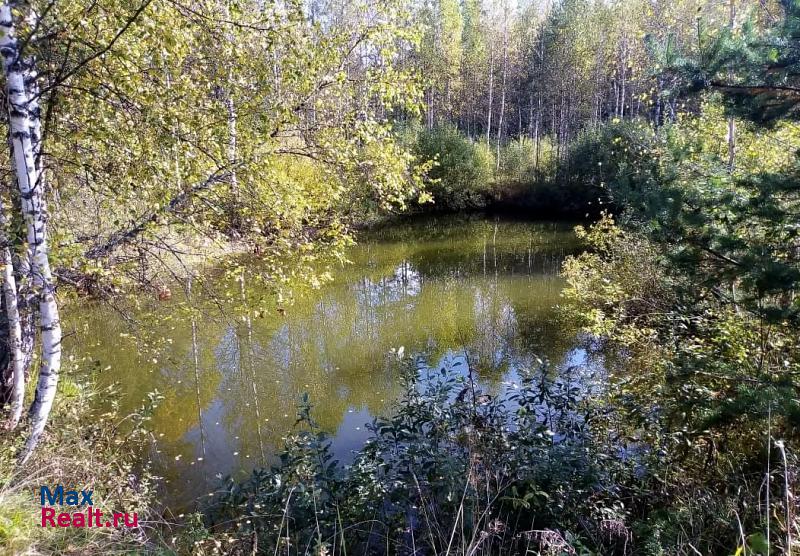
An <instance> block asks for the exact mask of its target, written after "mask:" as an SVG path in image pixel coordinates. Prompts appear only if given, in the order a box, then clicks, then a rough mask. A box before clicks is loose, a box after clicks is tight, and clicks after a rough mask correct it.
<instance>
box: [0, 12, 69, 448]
mask: <svg viewBox="0 0 800 556" xmlns="http://www.w3.org/2000/svg"><path fill="white" fill-rule="evenodd" d="M15 35H16V27H15V24H14V19H13V15H12V11H11V4H10V2H9V0H6V1H5V2H3V4H2V6H0V54H2V57H3V70H4V73H5V77H6V97H7V109H8V121H9V131H10V135H11V137H10V143H11V151H12V160H13V164H14V174H15V178H16V182H17V187H18V188H19V193H20V198H21V204H22V213H23V218H24V222H25V229H26V233H27V244H28V245H27V258H28V260H29V262H30V271H31V279H32V282H33V285H34V287H35V290H36V293H37V295H38V299H39V315H40V317H39V326H40V330H41V336H42V362H41V366H40V369H39V381H38V383H37V386H36V396H35V398H34V401H33V405H32V406H31V420H32V425H31V434H30V437H29V438H28V442H27V443H26V445H25V448H24V450H23V452H22V458H21V459H22V461H23V462H24V461H25V460H27V458H28V457H29V456H30V454H31V452H32V451H33V450H34V448H36V445H37V444H38V442H39V439H40V438H41V435H42V432H43V431H44V427H45V425H46V423H47V418H48V417H49V415H50V410H51V408H52V406H53V400H54V399H55V395H56V387H57V385H58V374H59V371H60V369H61V323H60V320H59V315H58V305H57V303H56V298H55V284H54V282H53V275H52V272H51V270H50V260H49V256H48V244H47V224H46V213H47V211H46V207H45V202H44V196H43V191H42V188H43V185H42V183H41V180H40V171H39V169H38V168H37V164H36V153H37V152H38V149H39V145H38V144H35V143H34V137H33V133H32V131H34V133H35V130H37V129H40V123H39V122H37V120H39V119H40V114H39V111H38V106H37V105H38V103H37V102H36V101H35V99H32V95H31V93H30V91H29V89H28V88H27V86H26V83H25V76H26V73H28V72H30V73H31V74H32V68H26V60H24V59H23V58H22V56H21V52H20V51H19V43H18V42H17V39H16V36H15ZM28 63H30V61H28ZM35 139H36V142H38V140H39V138H35Z"/></svg>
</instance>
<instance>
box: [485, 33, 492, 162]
mask: <svg viewBox="0 0 800 556" xmlns="http://www.w3.org/2000/svg"><path fill="white" fill-rule="evenodd" d="M489 40H490V43H489V113H488V115H487V116H486V146H487V147H489V148H491V146H490V145H491V139H492V108H493V107H492V104H494V43H492V42H491V38H490V39H489ZM490 152H491V151H490Z"/></svg>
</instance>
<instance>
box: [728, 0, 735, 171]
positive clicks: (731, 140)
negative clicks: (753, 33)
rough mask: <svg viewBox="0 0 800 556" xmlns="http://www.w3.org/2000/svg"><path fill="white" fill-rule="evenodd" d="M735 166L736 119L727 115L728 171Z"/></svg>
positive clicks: (732, 6)
mask: <svg viewBox="0 0 800 556" xmlns="http://www.w3.org/2000/svg"><path fill="white" fill-rule="evenodd" d="M729 23H730V28H731V33H733V28H734V25H735V23H736V4H735V3H734V0H730V22H729ZM728 81H729V82H733V72H731V71H730V70H729V71H728ZM735 167H736V120H734V119H733V116H728V172H729V173H733V170H734V168H735Z"/></svg>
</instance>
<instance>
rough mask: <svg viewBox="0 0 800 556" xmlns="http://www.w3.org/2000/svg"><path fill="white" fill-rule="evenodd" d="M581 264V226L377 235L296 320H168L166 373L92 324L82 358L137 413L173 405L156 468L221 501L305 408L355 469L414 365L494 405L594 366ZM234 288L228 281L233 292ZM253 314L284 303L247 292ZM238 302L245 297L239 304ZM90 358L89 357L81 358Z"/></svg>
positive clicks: (401, 230) (117, 334)
mask: <svg viewBox="0 0 800 556" xmlns="http://www.w3.org/2000/svg"><path fill="white" fill-rule="evenodd" d="M576 248H577V244H576V242H575V239H574V236H573V235H572V233H571V231H570V226H567V225H556V224H542V223H537V224H531V223H520V222H508V221H500V222H496V221H489V220H481V219H470V220H463V219H453V218H439V219H428V220H424V221H419V222H414V223H410V224H409V223H406V224H403V225H401V226H395V227H387V228H384V229H382V230H377V231H374V232H371V233H369V234H366V235H365V236H364V237H362V238H361V240H360V244H359V246H357V247H355V248H353V249H352V250H351V252H350V253H349V258H350V260H351V261H352V263H353V264H352V265H348V266H344V267H341V268H338V269H337V270H336V272H335V273H334V274H335V281H334V282H333V283H331V284H328V285H326V286H324V287H323V288H321V289H320V290H318V291H312V292H305V293H303V294H301V295H298V297H297V299H296V301H295V303H294V304H293V305H292V306H290V307H288V308H287V309H286V312H285V314H283V315H279V314H277V313H275V314H274V315H273V316H264V313H263V312H261V313H256V312H253V311H247V312H246V313H245V314H244V315H240V316H237V317H231V314H224V313H223V312H220V311H219V310H216V309H215V307H216V306H215V305H213V304H210V303H209V304H208V306H207V307H206V306H205V305H203V301H204V300H203V299H202V296H200V295H199V293H196V298H197V304H198V305H199V306H201V307H202V310H200V311H197V312H195V313H192V314H191V316H190V318H186V317H185V315H175V314H172V313H170V308H169V307H168V306H167V307H158V308H156V309H155V311H157V313H158V314H157V317H158V318H155V319H151V320H152V322H156V323H158V324H157V325H156V328H157V329H156V330H153V331H151V332H153V333H154V335H157V336H158V337H163V339H164V349H163V350H162V352H161V355H160V356H159V357H158V358H151V357H149V356H145V355H143V354H142V353H141V352H140V350H139V349H137V345H136V343H135V342H134V341H133V340H131V339H126V340H123V338H127V334H128V332H130V331H129V329H128V324H127V323H126V322H125V321H123V320H122V319H121V318H118V317H116V316H115V315H114V314H113V313H112V312H110V311H108V310H106V309H103V308H95V309H86V310H85V311H84V312H82V313H81V314H79V315H76V316H75V317H74V318H75V324H74V326H75V327H76V328H77V329H78V331H79V333H80V334H79V335H78V341H76V342H74V345H75V346H82V347H84V346H87V345H89V346H90V347H89V348H88V350H89V353H90V355H91V356H92V357H93V358H94V359H96V360H98V361H99V362H100V364H101V367H102V368H105V367H107V366H110V369H109V370H107V371H105V372H104V373H102V375H101V379H102V380H104V381H107V382H112V381H116V382H118V383H119V384H120V388H121V389H122V392H123V393H124V394H125V397H124V399H123V404H124V407H123V408H122V409H123V411H133V410H135V409H136V408H138V407H139V406H140V405H141V403H142V400H143V399H144V398H145V397H146V395H147V393H148V392H151V391H153V390H156V389H157V390H158V391H160V392H161V393H162V394H163V395H164V396H165V399H164V401H163V402H162V403H161V405H160V406H159V407H158V408H157V409H156V411H155V414H154V416H153V427H154V429H155V434H156V436H157V439H158V443H157V446H156V448H155V449H154V453H153V459H154V463H155V465H156V466H157V469H158V470H159V471H160V472H161V473H162V474H163V475H164V476H165V477H166V478H167V480H168V481H169V483H168V484H169V495H170V496H171V497H172V499H173V501H175V500H178V501H183V502H189V501H191V500H193V499H196V498H198V497H201V496H204V495H206V493H208V492H209V491H210V489H211V488H212V485H214V484H215V483H216V481H217V477H218V476H219V475H227V474H236V473H243V472H246V471H247V470H249V469H250V468H252V467H253V466H256V465H264V464H266V463H268V462H270V461H271V459H272V458H273V457H274V454H275V451H276V449H277V448H278V447H280V446H281V444H282V438H283V437H284V436H285V435H286V434H287V432H288V431H290V430H291V429H292V427H293V425H294V422H295V415H296V405H297V402H298V400H299V398H300V396H301V394H302V393H303V392H308V393H309V396H310V399H311V401H312V403H313V404H314V407H315V410H314V416H315V418H316V420H317V421H318V423H319V424H320V425H321V426H322V427H323V428H324V429H325V430H327V431H329V432H331V433H333V434H334V435H335V451H336V453H337V455H338V456H339V457H340V458H341V459H343V460H345V461H347V460H349V459H350V454H351V452H352V451H353V450H355V449H357V448H358V447H359V446H361V444H362V443H363V441H364V439H365V438H366V436H367V431H366V428H365V427H364V424H365V423H366V422H368V421H369V420H370V419H371V416H372V415H375V414H377V413H381V412H385V411H386V409H387V407H388V405H389V404H390V403H391V401H392V400H393V399H395V398H396V397H397V395H398V393H399V384H398V373H399V368H398V350H400V348H402V352H403V353H404V354H405V356H406V357H413V358H415V360H416V361H417V364H418V366H419V367H420V368H422V369H423V370H425V369H430V370H438V369H440V368H443V367H448V368H453V369H461V370H462V371H461V372H463V371H464V370H465V369H466V368H467V367H468V366H469V367H471V368H473V369H474V370H475V371H476V373H477V374H478V377H479V379H480V380H481V381H482V382H483V383H484V385H485V386H486V387H487V388H488V389H489V390H490V391H495V392H499V391H500V389H501V388H503V387H506V386H508V385H509V384H513V382H514V381H515V380H517V379H518V375H517V373H518V371H519V369H524V368H531V367H535V366H536V365H537V358H542V359H544V358H547V359H549V360H550V361H553V362H554V363H556V364H557V366H560V367H562V368H564V369H566V368H570V369H574V368H575V367H578V366H581V365H585V364H586V356H585V353H583V352H581V351H580V350H578V349H577V348H576V347H575V336H574V333H573V332H572V331H569V330H564V328H563V325H561V324H560V323H559V322H558V321H557V320H556V319H555V315H554V310H553V306H554V305H555V304H556V303H557V302H558V297H559V294H560V292H561V289H562V287H563V284H562V281H561V279H560V278H559V277H558V276H557V271H558V269H559V267H560V264H561V261H562V260H563V258H564V256H565V255H566V254H568V253H570V252H573V251H574V250H575V249H576ZM220 280H224V278H222V277H221V278H220ZM241 285H242V288H243V289H242V291H241V298H242V299H256V298H264V297H265V296H268V295H269V294H268V292H265V291H251V289H250V288H249V287H245V284H244V281H241ZM236 297H237V295H233V296H231V299H235V298H236ZM73 349H76V348H73Z"/></svg>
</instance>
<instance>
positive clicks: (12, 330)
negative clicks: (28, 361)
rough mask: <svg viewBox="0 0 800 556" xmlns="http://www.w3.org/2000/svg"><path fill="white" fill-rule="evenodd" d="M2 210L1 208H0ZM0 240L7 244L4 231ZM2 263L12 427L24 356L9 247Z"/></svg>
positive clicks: (21, 397)
mask: <svg viewBox="0 0 800 556" xmlns="http://www.w3.org/2000/svg"><path fill="white" fill-rule="evenodd" d="M0 210H2V208H0ZM0 242H2V243H4V244H6V245H7V244H8V239H7V238H6V235H5V233H4V232H3V233H2V237H0ZM0 257H2V261H0V263H2V265H3V302H4V303H5V309H6V318H7V319H8V351H9V353H10V355H11V369H12V374H11V416H10V417H9V419H8V428H9V429H13V428H15V427H16V426H17V425H18V424H19V420H20V419H21V418H22V405H23V403H24V401H25V356H24V355H23V353H22V323H21V321H20V318H19V308H18V307H17V281H16V278H14V265H13V264H12V260H11V249H9V248H8V247H7V246H6V247H4V248H3V249H2V251H0Z"/></svg>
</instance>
